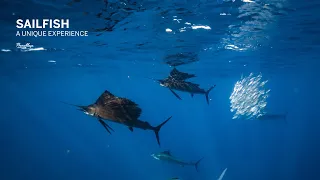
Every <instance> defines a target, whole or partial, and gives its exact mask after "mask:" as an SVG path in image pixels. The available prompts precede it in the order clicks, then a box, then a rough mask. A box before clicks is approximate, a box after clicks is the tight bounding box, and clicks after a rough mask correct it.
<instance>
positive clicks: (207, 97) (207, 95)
mask: <svg viewBox="0 0 320 180" xmlns="http://www.w3.org/2000/svg"><path fill="white" fill-rule="evenodd" d="M215 87H216V85H214V86H211V87H210V88H209V89H208V90H207V91H206V93H205V95H206V100H207V103H208V104H209V93H210V91H211V90H212V89H213V88H215Z"/></svg>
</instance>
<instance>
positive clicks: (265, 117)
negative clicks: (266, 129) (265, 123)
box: [257, 112, 288, 123]
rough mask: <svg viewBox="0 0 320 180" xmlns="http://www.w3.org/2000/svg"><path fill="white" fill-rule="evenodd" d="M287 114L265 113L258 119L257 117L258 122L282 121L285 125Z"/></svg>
mask: <svg viewBox="0 0 320 180" xmlns="http://www.w3.org/2000/svg"><path fill="white" fill-rule="evenodd" d="M287 114H288V113H287V112H286V113H285V114H271V113H266V114H264V115H262V116H260V117H258V118H257V119H258V120H284V121H285V123H287Z"/></svg>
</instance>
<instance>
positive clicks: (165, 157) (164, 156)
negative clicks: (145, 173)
mask: <svg viewBox="0 0 320 180" xmlns="http://www.w3.org/2000/svg"><path fill="white" fill-rule="evenodd" d="M151 156H152V157H153V158H154V159H156V160H160V161H167V162H170V163H173V164H178V165H180V166H182V167H184V166H194V167H195V168H196V170H197V171H198V165H199V163H200V161H201V160H202V159H203V158H201V159H200V160H198V161H197V162H186V161H182V160H179V159H178V158H176V157H174V156H172V155H171V153H170V151H163V152H160V153H155V154H151Z"/></svg>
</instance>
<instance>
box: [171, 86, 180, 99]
mask: <svg viewBox="0 0 320 180" xmlns="http://www.w3.org/2000/svg"><path fill="white" fill-rule="evenodd" d="M169 90H170V91H171V92H172V94H174V95H175V96H176V97H177V98H178V99H180V100H182V99H181V97H180V96H179V95H178V94H177V93H176V92H174V91H173V90H172V89H171V88H169Z"/></svg>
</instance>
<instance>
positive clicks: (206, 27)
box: [191, 25, 211, 30]
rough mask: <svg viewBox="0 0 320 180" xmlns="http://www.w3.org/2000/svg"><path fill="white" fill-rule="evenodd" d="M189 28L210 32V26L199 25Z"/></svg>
mask: <svg viewBox="0 0 320 180" xmlns="http://www.w3.org/2000/svg"><path fill="white" fill-rule="evenodd" d="M191 28H192V29H206V30H210V29H211V27H210V26H202V25H200V26H195V25H194V26H191Z"/></svg>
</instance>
